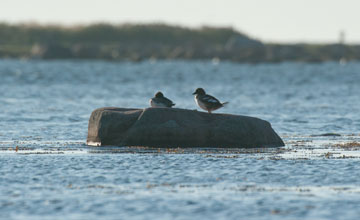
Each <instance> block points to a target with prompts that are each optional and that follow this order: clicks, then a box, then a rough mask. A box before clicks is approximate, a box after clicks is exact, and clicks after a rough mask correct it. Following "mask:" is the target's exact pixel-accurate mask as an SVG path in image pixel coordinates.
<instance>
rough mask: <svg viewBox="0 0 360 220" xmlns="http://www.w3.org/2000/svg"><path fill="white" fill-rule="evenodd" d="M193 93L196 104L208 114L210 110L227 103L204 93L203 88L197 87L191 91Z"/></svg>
mask: <svg viewBox="0 0 360 220" xmlns="http://www.w3.org/2000/svg"><path fill="white" fill-rule="evenodd" d="M193 95H195V102H196V104H197V105H198V106H199V107H200V108H202V109H204V110H206V111H208V112H209V113H210V114H211V112H212V111H215V110H217V109H219V108H221V107H224V105H226V104H228V102H223V103H221V102H220V101H219V100H218V99H216V98H215V97H213V96H211V95H208V94H206V93H205V90H204V89H203V88H197V89H196V91H195V92H194V93H193Z"/></svg>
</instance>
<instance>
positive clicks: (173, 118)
mask: <svg viewBox="0 0 360 220" xmlns="http://www.w3.org/2000/svg"><path fill="white" fill-rule="evenodd" d="M87 144H88V145H93V146H94V145H95V146H103V145H115V146H150V147H224V148H226V147H236V148H240V147H241V148H252V147H278V146H284V142H283V141H282V140H281V138H280V137H279V136H278V135H277V134H276V133H275V131H274V130H273V129H272V128H271V125H270V123H269V122H267V121H264V120H261V119H258V118H253V117H247V116H239V115H230V114H209V113H206V112H199V111H196V110H186V109H178V108H146V109H128V108H100V109H96V110H95V111H93V112H92V114H91V116H90V120H89V130H88V137H87Z"/></svg>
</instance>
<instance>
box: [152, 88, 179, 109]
mask: <svg viewBox="0 0 360 220" xmlns="http://www.w3.org/2000/svg"><path fill="white" fill-rule="evenodd" d="M174 105H175V103H173V102H172V101H171V100H170V99H168V98H166V97H165V96H164V94H162V92H157V93H156V94H155V97H153V98H151V99H150V106H151V107H155V108H159V107H160V108H171V107H172V106H174Z"/></svg>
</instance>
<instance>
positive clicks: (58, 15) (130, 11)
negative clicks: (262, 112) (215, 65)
mask: <svg viewBox="0 0 360 220" xmlns="http://www.w3.org/2000/svg"><path fill="white" fill-rule="evenodd" d="M0 21H6V22H15V23H17V22H38V23H57V24H66V25H72V24H83V23H86V24H88V23H94V22H112V23H117V24H120V23H125V22H141V23H149V22H164V23H169V24H178V25H183V26H190V27H199V26H202V25H213V26H232V27H234V28H235V29H237V30H240V31H242V32H244V33H246V34H248V35H250V36H252V37H256V38H258V39H261V40H264V41H272V42H274V41H275V42H298V41H307V42H323V41H325V42H336V41H338V39H339V32H340V31H341V30H343V31H345V33H346V42H348V43H349V42H350V43H360V0H127V1H125V0H0Z"/></svg>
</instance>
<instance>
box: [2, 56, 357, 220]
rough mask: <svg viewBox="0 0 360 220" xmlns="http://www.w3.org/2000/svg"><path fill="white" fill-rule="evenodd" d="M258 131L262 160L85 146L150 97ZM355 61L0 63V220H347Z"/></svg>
mask: <svg viewBox="0 0 360 220" xmlns="http://www.w3.org/2000/svg"><path fill="white" fill-rule="evenodd" d="M198 87H202V88H204V89H205V90H206V92H208V93H209V94H211V95H213V96H215V97H217V98H218V99H219V100H220V101H222V102H225V101H228V102H229V104H228V105H227V106H226V107H224V108H222V109H219V110H217V111H216V112H218V113H230V114H240V115H248V116H253V117H259V118H262V119H264V120H267V121H269V122H270V123H271V124H272V127H273V128H274V130H275V131H276V132H277V133H278V134H279V135H280V136H281V137H282V139H283V140H284V141H285V144H286V146H285V147H282V148H271V149H262V148H259V149H156V148H146V147H137V148H130V147H122V146H118V147H88V146H86V145H85V143H86V136H87V126H88V119H89V116H90V114H91V112H92V111H93V110H94V109H96V108H99V107H105V106H113V107H125V108H126V107H128V108H145V107H148V106H149V102H148V101H149V99H150V98H151V97H153V95H154V94H155V93H156V92H157V91H162V92H163V93H164V95H165V96H166V97H168V98H170V99H171V100H173V101H174V102H175V103H176V107H178V108H186V109H197V110H199V111H201V109H199V108H198V107H197V106H196V104H195V102H194V98H193V95H192V93H193V92H194V90H195V89H196V88H198ZM359 112H360V63H356V62H350V63H346V64H339V63H336V62H329V63H314V64H311V63H276V64H238V63H231V62H220V63H218V62H216V63H212V62H211V61H153V60H152V61H143V62H137V63H134V62H105V61H78V60H66V61H36V60H6V59H4V60H0V219H100V218H101V219H358V218H359V216H360V114H359Z"/></svg>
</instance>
